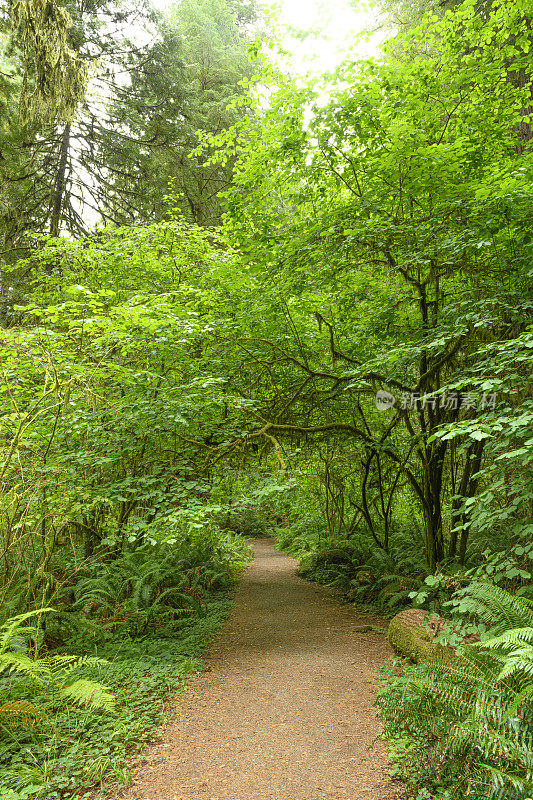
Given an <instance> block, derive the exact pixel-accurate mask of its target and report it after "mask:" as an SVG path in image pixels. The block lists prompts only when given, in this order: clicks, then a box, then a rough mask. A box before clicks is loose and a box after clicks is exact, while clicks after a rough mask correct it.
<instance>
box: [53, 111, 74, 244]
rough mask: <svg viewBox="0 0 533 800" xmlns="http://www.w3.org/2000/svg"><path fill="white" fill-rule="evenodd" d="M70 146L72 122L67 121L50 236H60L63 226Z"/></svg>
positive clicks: (56, 180) (62, 142) (56, 183)
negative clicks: (62, 214) (62, 216)
mask: <svg viewBox="0 0 533 800" xmlns="http://www.w3.org/2000/svg"><path fill="white" fill-rule="evenodd" d="M69 147H70V123H67V124H66V125H65V127H64V129H63V134H62V136H61V149H60V151H59V163H58V166H57V173H56V179H55V184H54V193H53V195H52V202H51V212H50V236H59V230H60V227H61V210H62V207H63V199H64V196H65V186H66V175H67V162H68V151H69Z"/></svg>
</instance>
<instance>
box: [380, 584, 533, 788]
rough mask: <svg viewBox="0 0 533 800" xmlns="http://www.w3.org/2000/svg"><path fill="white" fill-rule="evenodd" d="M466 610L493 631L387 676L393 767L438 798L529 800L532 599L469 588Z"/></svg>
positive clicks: (384, 706)
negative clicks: (445, 655) (441, 658)
mask: <svg viewBox="0 0 533 800" xmlns="http://www.w3.org/2000/svg"><path fill="white" fill-rule="evenodd" d="M468 615H469V617H470V618H471V619H474V620H478V621H479V622H482V623H484V624H485V625H486V626H487V628H488V630H487V632H486V634H485V635H484V636H483V640H482V641H481V642H480V643H478V644H476V645H467V646H466V647H464V648H463V649H462V651H459V653H458V654H457V657H456V658H455V659H453V660H452V661H449V662H446V663H439V662H437V661H435V662H433V663H431V662H429V663H424V664H419V665H416V666H411V667H408V668H406V669H405V671H404V672H403V674H401V675H397V674H390V675H389V676H388V678H387V680H386V682H385V687H384V689H383V691H382V692H381V694H380V697H379V700H378V703H379V706H380V708H381V711H382V715H383V718H384V721H385V732H386V734H387V736H389V737H390V738H391V739H392V742H393V755H394V757H395V760H396V763H397V772H398V774H399V776H400V777H402V778H403V779H404V780H406V781H407V783H408V785H409V786H410V787H411V788H412V789H418V790H420V792H424V791H425V792H430V793H431V796H432V797H434V798H442V800H462V798H464V797H469V798H472V800H526V798H528V797H530V796H531V788H532V786H533V749H532V742H533V705H532V703H531V700H532V698H533V682H532V679H533V603H531V601H528V600H526V599H524V598H520V597H516V596H513V595H511V594H510V593H508V592H506V591H504V590H502V589H500V588H499V587H495V586H491V585H488V584H478V585H474V586H472V587H470V589H469V607H468ZM419 796H420V797H422V796H424V797H427V796H429V795H428V794H420V795H419Z"/></svg>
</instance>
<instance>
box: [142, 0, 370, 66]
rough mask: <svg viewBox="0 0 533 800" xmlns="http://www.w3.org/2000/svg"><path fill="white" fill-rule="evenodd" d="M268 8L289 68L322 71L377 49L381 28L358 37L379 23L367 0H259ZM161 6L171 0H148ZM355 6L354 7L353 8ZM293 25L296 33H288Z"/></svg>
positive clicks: (171, 0) (365, 56)
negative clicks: (363, 36) (346, 59)
mask: <svg viewBox="0 0 533 800" xmlns="http://www.w3.org/2000/svg"><path fill="white" fill-rule="evenodd" d="M259 1H260V2H262V5H263V7H264V8H265V9H266V10H267V12H268V10H272V11H273V13H274V14H275V16H276V19H277V20H278V22H277V27H278V28H279V29H280V33H281V35H280V39H281V43H282V45H283V46H284V47H285V49H286V50H287V51H289V52H290V53H291V54H292V58H291V59H290V63H291V71H293V72H296V73H300V74H302V73H306V72H308V71H312V72H313V73H315V74H322V73H324V72H328V71H329V70H332V69H334V68H335V67H336V66H338V64H340V62H341V61H342V60H343V59H344V58H345V57H346V56H347V55H348V54H349V53H351V54H352V55H355V57H358V58H368V57H371V56H375V55H377V54H378V52H379V45H380V42H382V41H383V38H384V35H383V33H382V32H379V31H378V32H377V33H376V34H375V35H373V36H372V37H370V39H369V41H365V40H364V39H362V38H361V34H362V33H364V31H371V30H375V29H376V28H377V27H378V26H379V14H378V10H377V9H376V8H374V9H371V8H369V7H368V6H369V5H370V2H368V0H352V2H351V3H350V1H349V0H270V2H268V0H259ZM152 2H153V4H154V5H155V6H156V7H157V8H160V9H161V10H164V9H165V8H168V6H169V5H171V4H172V3H173V0H152ZM356 7H357V11H355V10H354V9H355V8H356ZM291 28H292V29H297V30H298V32H299V34H295V32H293V33H291Z"/></svg>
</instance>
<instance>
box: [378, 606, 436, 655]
mask: <svg viewBox="0 0 533 800" xmlns="http://www.w3.org/2000/svg"><path fill="white" fill-rule="evenodd" d="M438 627H440V626H438ZM437 633H438V631H437V626H435V625H432V626H431V627H430V626H429V625H428V614H427V611H423V610H422V609H418V608H406V609H405V610H404V611H400V613H399V614H396V616H395V617H393V618H392V619H391V621H390V624H389V631H388V635H387V638H388V640H389V644H390V646H391V647H392V649H393V650H394V652H395V653H398V654H399V655H402V656H407V658H410V659H411V660H412V661H415V662H416V663H418V662H420V661H429V660H431V659H434V658H443V657H444V658H449V657H450V655H451V653H452V651H451V649H450V648H447V647H444V646H443V645H441V644H436V643H435V642H434V637H435V635H436V634H437Z"/></svg>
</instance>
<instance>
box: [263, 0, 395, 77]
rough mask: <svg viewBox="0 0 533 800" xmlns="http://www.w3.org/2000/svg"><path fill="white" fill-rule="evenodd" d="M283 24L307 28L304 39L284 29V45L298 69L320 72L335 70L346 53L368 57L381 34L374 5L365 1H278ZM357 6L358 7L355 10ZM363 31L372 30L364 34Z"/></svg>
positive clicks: (373, 54)
mask: <svg viewBox="0 0 533 800" xmlns="http://www.w3.org/2000/svg"><path fill="white" fill-rule="evenodd" d="M277 7H278V8H279V12H280V13H279V21H280V23H281V25H282V26H287V27H288V28H289V27H293V28H297V29H299V30H300V31H308V32H309V34H308V35H307V36H306V37H304V38H300V37H298V38H296V37H295V36H291V34H290V31H289V30H287V31H286V33H285V35H284V36H283V39H282V41H283V44H284V46H285V47H286V49H287V50H289V51H290V52H291V53H293V54H294V56H293V59H292V64H293V68H294V69H295V70H296V71H297V72H300V71H301V72H307V71H308V70H311V71H312V72H314V73H323V72H327V71H329V70H331V69H334V68H335V67H336V66H338V64H339V63H340V62H341V61H342V60H343V59H344V58H345V57H346V56H347V55H348V54H351V55H353V56H355V57H357V58H368V57H371V56H376V55H378V53H379V45H380V43H381V42H382V41H383V39H384V34H383V32H382V31H380V30H376V29H379V13H378V9H377V8H373V9H372V8H369V7H368V4H367V3H365V2H352V3H350V2H349V0H280V1H279V2H278V3H277ZM355 9H357V10H355ZM366 31H369V32H370V31H375V33H374V34H373V35H371V36H370V37H368V39H367V38H366V37H364V35H363V34H364V33H365V32H366Z"/></svg>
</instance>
